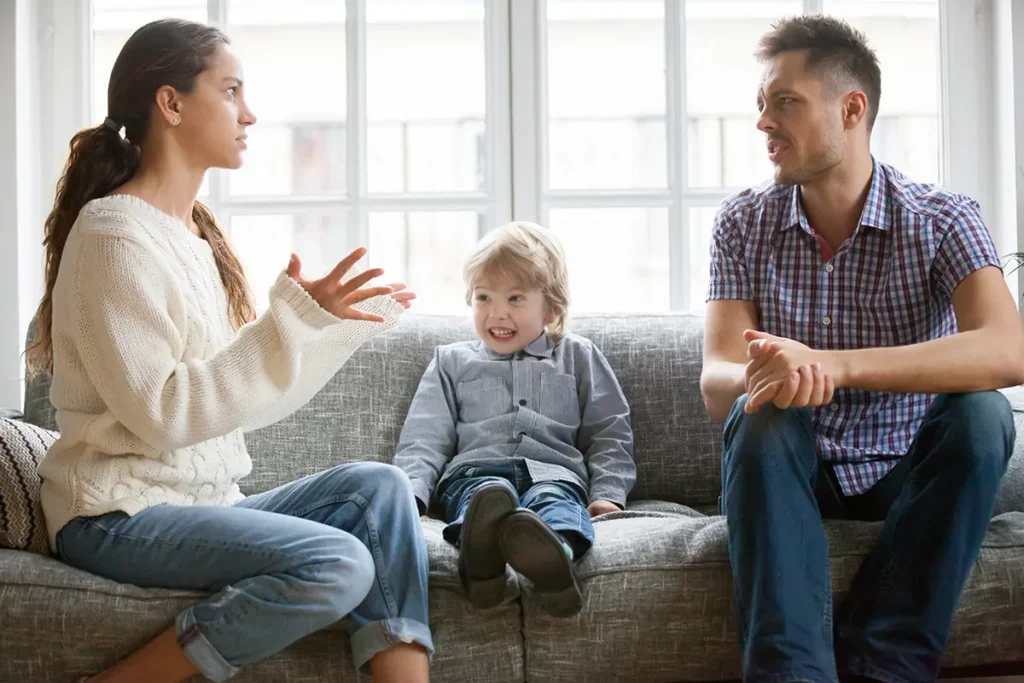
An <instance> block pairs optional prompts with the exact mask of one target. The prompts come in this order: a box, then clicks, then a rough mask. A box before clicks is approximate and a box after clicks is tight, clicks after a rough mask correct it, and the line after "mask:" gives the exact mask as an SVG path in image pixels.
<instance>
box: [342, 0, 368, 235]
mask: <svg viewBox="0 0 1024 683" xmlns="http://www.w3.org/2000/svg"><path fill="white" fill-rule="evenodd" d="M346 3H347V4H346V12H345V50H346V64H347V69H348V73H347V74H346V76H347V78H346V83H347V86H348V93H347V95H348V97H347V113H346V118H347V122H346V124H345V130H346V135H347V146H346V147H347V159H346V160H345V161H346V165H347V172H346V174H345V175H346V186H347V191H348V195H349V198H350V200H351V201H352V209H351V212H350V214H349V218H350V220H351V224H350V225H349V226H348V230H347V232H348V235H349V241H350V244H349V247H350V248H355V247H357V246H360V245H368V244H369V241H370V234H369V223H368V217H367V212H366V206H365V200H366V194H367V180H366V175H367V174H366V169H367V165H366V128H367V126H366V1H365V0H346Z"/></svg>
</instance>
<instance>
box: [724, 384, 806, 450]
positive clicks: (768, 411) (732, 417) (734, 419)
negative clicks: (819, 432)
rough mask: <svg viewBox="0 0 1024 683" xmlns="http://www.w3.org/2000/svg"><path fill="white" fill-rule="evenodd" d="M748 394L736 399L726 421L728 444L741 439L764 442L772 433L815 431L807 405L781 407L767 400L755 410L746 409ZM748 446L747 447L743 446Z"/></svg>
mask: <svg viewBox="0 0 1024 683" xmlns="http://www.w3.org/2000/svg"><path fill="white" fill-rule="evenodd" d="M747 398H748V397H747V394H743V395H742V396H740V397H739V398H737V399H736V401H735V402H734V403H733V406H732V410H731V411H730V412H729V417H728V418H727V419H726V421H725V445H726V448H727V449H728V447H729V446H730V445H733V444H735V443H736V442H737V441H738V440H746V439H753V440H755V441H758V442H763V441H765V440H767V439H768V438H770V437H773V436H779V435H782V434H785V433H787V432H792V431H793V430H797V431H800V432H808V433H810V432H813V417H812V414H811V411H810V409H808V408H787V409H785V410H781V409H779V408H777V407H776V406H775V404H774V403H766V404H764V405H762V406H761V407H760V408H758V409H757V411H756V412H753V413H747V412H746V406H747ZM744 450H745V449H744Z"/></svg>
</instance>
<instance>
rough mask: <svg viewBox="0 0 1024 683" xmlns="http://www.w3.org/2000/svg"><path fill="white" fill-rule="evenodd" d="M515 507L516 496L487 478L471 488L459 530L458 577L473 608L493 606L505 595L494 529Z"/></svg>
mask: <svg viewBox="0 0 1024 683" xmlns="http://www.w3.org/2000/svg"><path fill="white" fill-rule="evenodd" d="M515 509H516V497H515V494H513V493H512V490H511V489H509V487H508V486H506V485H504V484H499V483H497V482H491V483H487V484H484V485H482V486H481V487H480V488H478V489H477V490H476V491H474V492H473V497H472V498H470V499H469V505H468V506H467V507H466V514H465V515H464V517H463V520H462V529H461V531H460V534H459V577H460V578H461V579H462V586H463V587H464V588H465V589H466V594H467V595H468V596H469V602H470V604H472V605H473V607H476V608H477V609H490V608H491V607H497V606H498V605H500V604H501V602H502V601H503V600H504V599H505V589H506V587H507V583H508V582H507V579H506V578H505V556H504V555H502V554H501V544H500V543H499V542H498V533H499V530H500V529H501V522H502V520H504V519H505V518H506V517H507V516H508V515H509V514H510V513H512V512H513V511H514V510H515Z"/></svg>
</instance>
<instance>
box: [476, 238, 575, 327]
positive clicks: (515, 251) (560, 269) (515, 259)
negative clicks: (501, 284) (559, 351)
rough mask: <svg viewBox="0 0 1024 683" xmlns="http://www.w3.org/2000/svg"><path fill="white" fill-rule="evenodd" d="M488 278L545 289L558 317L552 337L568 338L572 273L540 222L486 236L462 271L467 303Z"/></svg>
mask: <svg viewBox="0 0 1024 683" xmlns="http://www.w3.org/2000/svg"><path fill="white" fill-rule="evenodd" d="M488 275H489V276H492V277H497V278H501V279H503V280H506V281H508V282H513V283H515V284H516V285H518V286H520V287H526V288H529V289H534V288H536V289H539V290H541V292H543V293H544V300H545V301H546V303H547V305H548V308H549V309H550V311H551V312H552V313H553V314H554V316H555V320H554V322H552V323H551V324H550V325H548V326H547V332H548V336H549V337H551V339H552V340H553V341H558V340H559V339H561V338H562V337H564V336H565V331H566V324H567V318H568V315H569V271H568V269H567V268H566V266H565V251H564V250H563V249H562V245H561V243H560V242H559V241H558V238H557V237H555V235H554V233H553V232H551V231H550V230H548V229H547V228H545V227H544V226H541V225H537V224H536V223H528V222H526V221H513V222H512V223H507V224H505V225H503V226H501V227H500V228H498V229H497V230H495V231H494V232H492V233H490V234H489V235H487V236H486V237H484V239H482V240H481V241H480V244H479V245H478V246H477V249H476V251H475V252H473V254H471V255H470V257H469V258H468V259H467V260H466V265H465V267H464V268H463V271H462V276H463V280H464V281H465V284H466V303H467V304H469V305H471V306H472V305H473V287H475V286H476V285H477V283H478V282H480V279H481V278H482V277H484V276H488Z"/></svg>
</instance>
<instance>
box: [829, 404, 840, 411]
mask: <svg viewBox="0 0 1024 683" xmlns="http://www.w3.org/2000/svg"><path fill="white" fill-rule="evenodd" d="M828 409H829V410H831V411H832V412H833V413H834V412H836V411H837V410H839V404H837V403H831V404H829V406H828Z"/></svg>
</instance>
